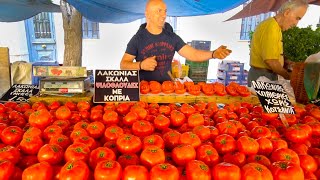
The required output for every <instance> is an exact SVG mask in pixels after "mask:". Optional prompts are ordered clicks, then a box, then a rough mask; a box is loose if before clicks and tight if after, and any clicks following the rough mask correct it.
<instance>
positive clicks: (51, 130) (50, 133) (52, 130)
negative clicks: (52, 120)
mask: <svg viewBox="0 0 320 180" xmlns="http://www.w3.org/2000/svg"><path fill="white" fill-rule="evenodd" d="M60 134H62V128H61V127H60V126H57V125H50V126H48V127H46V128H45V129H44V131H43V137H44V139H45V140H46V141H50V139H51V138H52V137H54V136H57V135H60Z"/></svg>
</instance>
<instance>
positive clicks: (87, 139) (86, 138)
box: [73, 136, 98, 150]
mask: <svg viewBox="0 0 320 180" xmlns="http://www.w3.org/2000/svg"><path fill="white" fill-rule="evenodd" d="M73 143H83V144H85V145H87V146H88V147H89V149H90V150H93V149H95V148H97V146H98V144H97V142H96V140H95V139H93V138H92V137H91V136H81V137H79V138H77V139H75V140H74V142H73Z"/></svg>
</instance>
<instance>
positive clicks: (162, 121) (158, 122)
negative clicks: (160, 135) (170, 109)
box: [153, 114, 170, 130]
mask: <svg viewBox="0 0 320 180" xmlns="http://www.w3.org/2000/svg"><path fill="white" fill-rule="evenodd" d="M153 124H154V127H155V128H156V129H158V130H165V129H167V128H168V127H169V126H170V119H169V118H168V117H166V116H164V115H162V114H160V115H158V116H157V117H156V118H155V119H154V120H153Z"/></svg>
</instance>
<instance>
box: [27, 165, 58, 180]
mask: <svg viewBox="0 0 320 180" xmlns="http://www.w3.org/2000/svg"><path fill="white" fill-rule="evenodd" d="M52 177H53V168H52V166H51V165H50V164H49V163H47V162H40V163H37V164H34V165H32V166H29V167H27V168H26V169H25V170H24V171H23V172H22V179H51V178H52Z"/></svg>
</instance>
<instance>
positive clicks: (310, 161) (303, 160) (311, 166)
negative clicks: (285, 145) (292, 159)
mask: <svg viewBox="0 0 320 180" xmlns="http://www.w3.org/2000/svg"><path fill="white" fill-rule="evenodd" d="M299 160H300V167H301V168H302V170H303V172H312V173H313V172H315V171H316V170H317V169H318V164H317V162H316V160H315V159H314V158H313V157H312V156H310V155H308V154H302V155H299Z"/></svg>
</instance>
